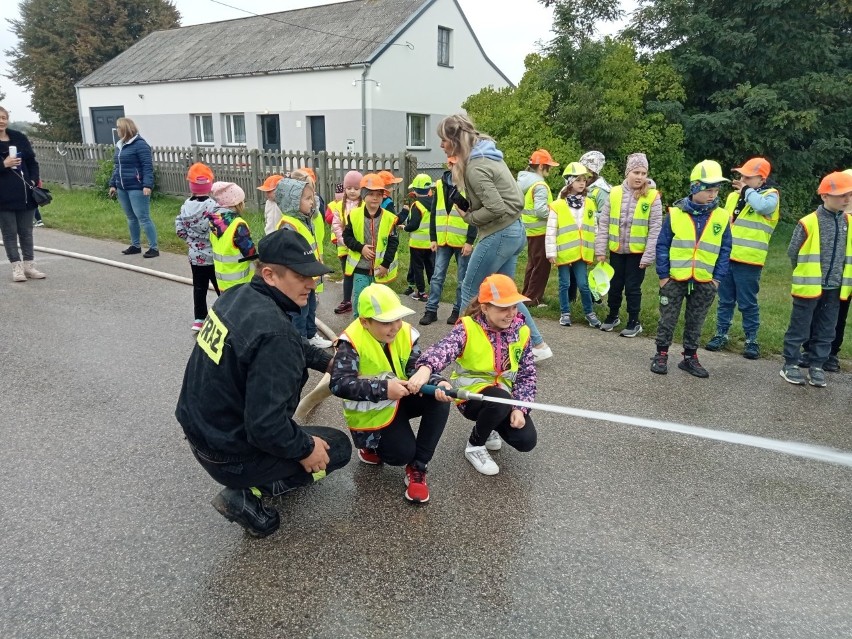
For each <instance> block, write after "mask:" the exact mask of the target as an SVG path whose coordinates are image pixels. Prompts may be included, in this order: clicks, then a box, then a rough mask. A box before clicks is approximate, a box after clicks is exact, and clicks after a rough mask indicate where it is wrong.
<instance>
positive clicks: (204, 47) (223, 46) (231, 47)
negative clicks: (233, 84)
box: [77, 0, 434, 87]
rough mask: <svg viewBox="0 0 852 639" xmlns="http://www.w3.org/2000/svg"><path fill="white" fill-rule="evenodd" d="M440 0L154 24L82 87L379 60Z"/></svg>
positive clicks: (375, 0)
mask: <svg viewBox="0 0 852 639" xmlns="http://www.w3.org/2000/svg"><path fill="white" fill-rule="evenodd" d="M433 1H434V0H353V1H351V2H339V3H337V4H328V5H323V6H319V7H306V8H304V9H295V10H293V11H284V12H281V13H270V14H267V15H265V16H252V17H248V18H239V19H237V20H226V21H223V22H212V23H209V24H199V25H193V26H190V27H180V28H177V29H170V30H168V31H155V32H154V33H151V34H149V35H148V36H146V37H145V38H143V39H142V40H140V41H139V42H137V43H136V44H134V45H133V46H132V47H130V48H129V49H128V50H127V51H125V52H124V53H122V54H120V55H118V56H116V57H115V58H113V59H112V60H110V61H109V62H107V63H106V64H105V65H103V66H102V67H100V68H99V69H97V70H96V71H95V72H93V73H92V74H90V75H89V76H87V77H86V78H84V79H83V80H81V81H80V82H78V83H77V86H79V87H95V86H115V85H126V84H140V83H151V82H178V81H181V80H195V79H207V78H221V77H230V76H241V75H262V74H274V73H283V72H287V71H297V70H301V69H305V70H307V69H317V68H334V67H345V66H349V65H353V64H363V63H365V62H372V61H373V59H374V58H375V57H377V54H378V53H379V52H381V50H382V49H383V48H384V46H386V45H387V43H388V42H389V40H390V39H392V38H393V36H394V34H396V33H397V32H398V31H399V29H401V28H402V27H403V26H405V25H406V24H407V23H408V22H409V20H410V19H411V18H412V17H414V16H415V14H417V13H418V11H419V10H420V9H421V8H422V7H424V6H425V5H428V4H431V2H433ZM336 33H340V36H337V35H334V34H336Z"/></svg>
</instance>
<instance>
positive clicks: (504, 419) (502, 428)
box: [464, 386, 538, 453]
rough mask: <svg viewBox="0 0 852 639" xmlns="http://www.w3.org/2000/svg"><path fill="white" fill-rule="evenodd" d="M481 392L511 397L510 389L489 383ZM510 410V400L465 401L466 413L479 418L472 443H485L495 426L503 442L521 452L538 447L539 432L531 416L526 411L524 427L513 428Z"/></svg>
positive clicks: (476, 419) (489, 395)
mask: <svg viewBox="0 0 852 639" xmlns="http://www.w3.org/2000/svg"><path fill="white" fill-rule="evenodd" d="M482 394H483V395H487V396H488V397H502V398H503V399H511V398H512V395H511V394H510V393H509V391H507V390H505V389H503V388H500V387H499V386H489V387H488V388H486V389H485V390H483V391H482ZM511 414H512V407H511V406H509V405H508V404H495V403H492V402H485V401H480V400H471V401H468V402H467V404H465V409H464V416H465V417H467V418H468V419H472V420H474V421H475V422H476V423H475V424H474V425H473V430H472V431H471V433H470V443H471V445H473V446H484V445H485V440H486V439H488V435H490V434H491V431H492V430H496V431H497V432H498V433H499V434H500V437H502V438H503V441H504V442H506V443H507V444H509V446H511V447H513V448H516V449H517V450H519V451H521V452H522V453H526V452H529V451H531V450H532V449H533V448H535V445H536V442H537V441H538V433H536V430H535V425H534V424H533V421H532V418H531V417H530V416H529V414H527V415H525V418H526V419H525V421H526V423H525V424H524V427H523V428H512V427H511V426H510V425H509V415H511Z"/></svg>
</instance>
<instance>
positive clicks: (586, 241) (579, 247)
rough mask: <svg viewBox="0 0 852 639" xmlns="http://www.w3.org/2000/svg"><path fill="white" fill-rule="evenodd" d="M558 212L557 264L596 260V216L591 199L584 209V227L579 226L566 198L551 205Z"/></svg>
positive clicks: (588, 262) (551, 208)
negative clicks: (590, 206)
mask: <svg viewBox="0 0 852 639" xmlns="http://www.w3.org/2000/svg"><path fill="white" fill-rule="evenodd" d="M550 210H552V211H553V212H554V213H556V265H557V266H562V265H564V264H573V263H574V262H576V261H577V260H579V259H582V260H583V261H584V262H586V263H587V264H591V263H592V262H594V260H595V217H594V212H593V211H592V210H591V209H590V208H589V200H588V199H586V205H585V207H584V209H583V225H582V228H580V227H578V226H577V221H576V220H575V219H574V213H573V211H572V210H571V207H570V206H568V202H567V201H566V200H556V201H554V202H553V204H551V205H550Z"/></svg>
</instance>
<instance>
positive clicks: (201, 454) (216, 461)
mask: <svg viewBox="0 0 852 639" xmlns="http://www.w3.org/2000/svg"><path fill="white" fill-rule="evenodd" d="M301 428H302V430H304V431H305V432H306V433H307V434H308V435H311V436H316V437H319V438H321V439H324V440H325V441H326V442H328V445H329V449H328V457H329V464H328V466H327V467H326V469H325V473H326V475H327V474H329V473H331V472H334V471H335V470H337V469H339V468H343V467H344V466H345V465H346V464H348V463H349V459H350V458H351V457H352V444H350V443H349V438H348V437H347V436H346V433H344V432H342V431H340V430H338V429H336V428H328V427H326V426H302V427H301ZM189 447H190V448H191V449H192V454H193V455H195V458H196V459H197V460H198V463H199V464H201V466H202V467H203V468H204V470H206V471H207V472H208V474H209V475H210V476H211V477H212V478H213V479H214V480H216V481H217V482H219V483H220V484H222V485H223V486H227V487H228V488H258V489H259V490H260V491H261V492H262V493H263V494H265V495H272V496H277V495H281V494H283V493H286V492H289V491H291V490H294V489H296V488H300V487H302V486H308V485H310V484H313V483H314V482H315V481H316V480H315V479H314V476H313V474H311V473H309V472H307V471H306V470H305V469H304V468H302V465H301V464H300V463H299V462H298V461H297V460H291V459H282V458H281V457H275V456H273V455H266V454H263V453H260V454H259V455H258V456H257V457H255V458H253V459H251V460H248V461H241V462H233V461H224V460H223V459H224V458H222V457H220V456H218V455H214V454H211V453H208V452H205V451H200V450H198V449H197V448H196V447H195V446H193V444H192V442H190V443H189Z"/></svg>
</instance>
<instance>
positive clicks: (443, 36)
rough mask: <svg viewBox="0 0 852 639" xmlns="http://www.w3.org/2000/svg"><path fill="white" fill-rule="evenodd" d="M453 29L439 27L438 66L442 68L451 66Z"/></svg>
mask: <svg viewBox="0 0 852 639" xmlns="http://www.w3.org/2000/svg"><path fill="white" fill-rule="evenodd" d="M452 32H453V30H452V29H447V27H438V64H439V65H440V66H442V67H448V66H450V34H451V33H452Z"/></svg>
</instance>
